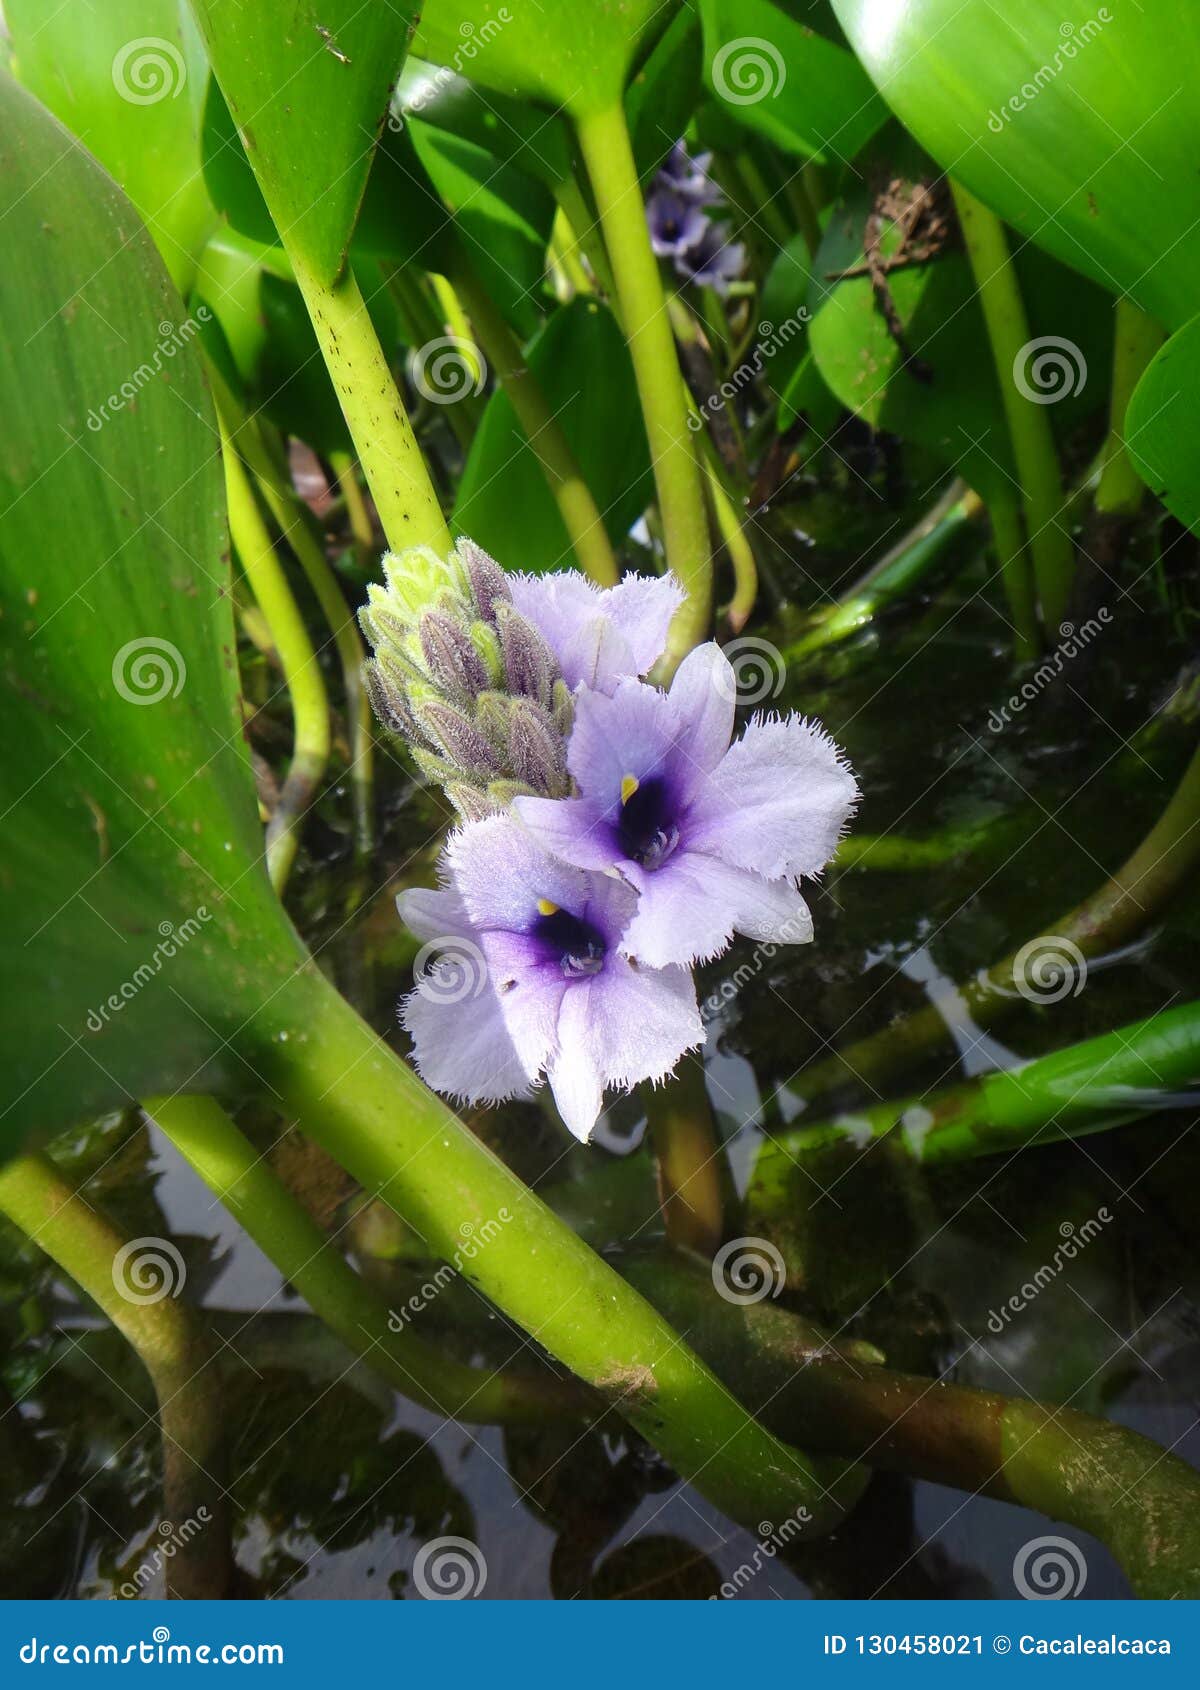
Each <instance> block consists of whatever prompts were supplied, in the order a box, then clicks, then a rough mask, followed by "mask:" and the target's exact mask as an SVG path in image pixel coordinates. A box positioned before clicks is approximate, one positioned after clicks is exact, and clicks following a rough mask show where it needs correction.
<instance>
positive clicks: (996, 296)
mask: <svg viewBox="0 0 1200 1690" xmlns="http://www.w3.org/2000/svg"><path fill="white" fill-rule="evenodd" d="M951 189H952V191H953V194H954V203H955V206H956V208H957V210H958V220H959V223H960V225H961V227H962V234H963V240H964V242H965V243H966V248H967V257H968V258H969V259H970V262H971V270H972V272H973V274H974V277H975V286H976V289H977V290H978V293H979V303H980V306H981V307H982V309H983V319H984V322H985V324H986V325H987V332H988V339H989V340H990V341H991V346H992V357H993V359H994V361H995V365H996V377H997V380H998V381H999V384H1000V396H1001V399H1002V400H1003V403H1004V414H1005V417H1006V419H1007V421H1008V432H1009V436H1010V438H1011V441H1012V449H1013V458H1014V459H1015V461H1016V466H1017V476H1018V479H1019V480H1020V483H1021V498H1022V503H1023V505H1024V509H1025V525H1026V528H1027V530H1028V533H1029V552H1030V556H1031V557H1032V559H1033V573H1034V578H1035V580H1036V582H1037V590H1038V597H1039V599H1040V601H1041V607H1042V622H1043V625H1044V626H1045V628H1046V630H1047V632H1048V634H1049V635H1050V637H1051V638H1052V639H1057V637H1058V628H1059V624H1060V623H1061V621H1062V619H1063V617H1064V615H1065V614H1066V610H1067V604H1068V601H1069V599H1070V596H1071V584H1072V581H1073V579H1074V574H1075V549H1074V546H1073V544H1072V541H1071V535H1070V532H1069V530H1068V529H1067V528H1066V527H1065V526H1064V525H1063V522H1062V504H1063V488H1062V477H1061V473H1060V470H1059V463H1058V453H1057V451H1056V449H1055V445H1054V435H1053V433H1052V432H1051V429H1050V418H1049V415H1048V409H1047V406H1046V405H1044V404H1038V403H1037V402H1036V401H1035V400H1033V399H1027V398H1026V397H1025V395H1024V394H1023V393H1022V392H1021V391H1020V389H1019V388H1018V387H1017V384H1016V380H1015V377H1014V372H1015V371H1017V370H1018V369H1019V368H1020V367H1021V364H1022V361H1023V357H1024V354H1025V349H1026V348H1027V347H1028V345H1029V342H1030V338H1031V337H1030V333H1029V319H1028V318H1027V316H1026V314H1025V303H1024V301H1023V300H1022V298H1021V290H1020V287H1019V286H1018V283H1017V272H1016V269H1015V267H1014V265H1013V262H1012V258H1011V256H1010V255H1009V250H1008V241H1007V239H1006V237H1005V233H1004V225H1003V224H1002V223H1001V222H1000V219H999V218H998V217H997V216H996V215H995V213H994V212H992V211H989V210H988V208H987V206H985V205H984V204H983V203H982V202H981V201H980V200H977V199H976V198H975V197H974V195H973V194H971V193H969V192H968V191H967V189H966V188H964V187H963V186H962V184H961V183H959V182H951Z"/></svg>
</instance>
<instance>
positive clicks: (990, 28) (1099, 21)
mask: <svg viewBox="0 0 1200 1690" xmlns="http://www.w3.org/2000/svg"><path fill="white" fill-rule="evenodd" d="M834 9H835V10H836V12H837V14H838V17H839V18H840V20H841V22H842V25H843V27H844V28H845V30H846V33H847V35H848V36H849V38H850V40H851V42H852V44H853V46H854V48H855V50H856V51H857V53H858V54H859V57H860V58H861V59H862V61H863V63H864V64H865V65H866V67H867V69H868V70H869V71H870V73H871V76H872V77H873V78H874V80H875V82H876V84H877V85H878V87H879V88H880V90H881V92H882V93H883V95H884V96H885V98H886V99H887V101H888V103H889V104H890V105H891V106H892V108H893V109H894V110H895V111H896V112H898V113H899V115H900V117H901V118H902V119H903V120H904V122H905V123H906V124H907V126H908V127H909V128H910V129H911V130H912V132H913V134H914V135H916V136H917V138H918V140H920V142H921V144H922V145H923V146H924V147H925V148H926V149H927V150H928V151H929V152H930V153H932V154H933V156H934V158H936V160H937V161H938V163H939V165H941V166H942V168H943V169H945V170H948V171H950V172H952V173H953V174H955V175H957V176H959V177H960V178H961V180H962V181H963V182H965V183H966V185H967V187H969V188H970V189H971V191H972V192H973V193H975V194H976V195H978V197H979V198H980V199H982V200H983V201H984V202H985V204H987V205H989V206H991V208H992V209H993V210H994V211H996V212H998V213H999V214H1000V216H1002V217H1003V218H1004V219H1005V221H1006V222H1008V223H1011V224H1012V225H1013V227H1014V228H1016V229H1017V230H1018V231H1019V232H1020V233H1021V234H1022V235H1024V236H1026V237H1027V238H1029V239H1030V240H1035V241H1038V242H1039V243H1040V244H1041V245H1043V246H1044V247H1046V248H1047V250H1048V251H1050V252H1052V253H1054V254H1055V256H1056V257H1058V258H1059V259H1061V260H1062V261H1063V263H1065V264H1069V265H1071V266H1072V267H1073V268H1074V269H1076V270H1081V271H1082V272H1083V273H1084V274H1085V275H1087V276H1090V277H1092V278H1093V280H1095V281H1096V282H1098V283H1100V284H1101V286H1103V287H1106V288H1108V289H1110V290H1111V291H1114V292H1128V293H1129V294H1130V295H1131V296H1132V297H1133V298H1134V299H1135V300H1136V301H1137V303H1138V304H1139V305H1141V306H1142V307H1143V309H1144V310H1146V311H1148V312H1149V313H1150V315H1151V316H1154V317H1158V318H1159V319H1160V320H1161V321H1163V322H1164V323H1167V324H1168V325H1169V326H1171V327H1177V326H1178V325H1179V324H1181V323H1182V322H1184V321H1185V320H1186V319H1187V318H1189V317H1190V316H1191V315H1192V312H1193V311H1194V310H1195V300H1196V280H1195V279H1196V274H1197V271H1198V270H1200V222H1197V220H1196V219H1195V217H1194V216H1193V215H1192V213H1191V212H1190V211H1189V209H1188V208H1189V207H1190V206H1191V205H1192V204H1193V203H1194V201H1195V194H1196V163H1195V161H1196V159H1197V157H1200V104H1198V103H1197V101H1196V98H1195V89H1196V87H1197V84H1198V82H1200V7H1197V6H1196V5H1195V3H1194V0H1156V4H1154V5H1137V4H1132V3H1124V0H1122V3H1121V4H1114V5H1111V6H1108V7H1101V8H1097V7H1096V6H1095V5H1094V4H1093V3H1092V0H1062V3H1061V4H1056V5H1053V6H1051V5H1048V4H1047V3H1046V0H1004V4H1003V5H997V4H995V3H994V0H907V3H906V4H903V5H897V4H896V0H834Z"/></svg>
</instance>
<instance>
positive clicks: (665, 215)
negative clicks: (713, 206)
mask: <svg viewBox="0 0 1200 1690" xmlns="http://www.w3.org/2000/svg"><path fill="white" fill-rule="evenodd" d="M646 222H647V224H648V226H649V229H650V245H651V246H652V247H653V248H654V251H655V252H656V253H657V254H658V256H659V257H660V258H674V257H675V256H676V255H677V254H679V253H683V252H686V251H687V249H688V247H692V246H695V245H696V244H697V243H698V242H699V241H700V239H701V237H702V236H703V234H704V232H705V230H706V229H707V228H708V227H709V222H708V218H707V217H706V216H705V215H704V213H703V211H701V209H700V207H699V206H698V205H696V204H695V203H694V202H693V201H692V200H690V199H687V198H686V197H685V196H684V195H683V194H681V193H678V192H677V191H676V190H675V189H674V188H655V189H654V190H653V191H652V192H651V194H650V195H649V196H648V198H647V200H646Z"/></svg>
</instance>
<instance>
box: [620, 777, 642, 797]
mask: <svg viewBox="0 0 1200 1690" xmlns="http://www.w3.org/2000/svg"><path fill="white" fill-rule="evenodd" d="M640 785H641V782H640V781H639V780H638V778H637V776H636V775H622V776H621V802H622V804H628V802H629V800H630V799H631V798H632V797H633V795H634V793H635V792H636V791H637V789H638V787H639V786H640Z"/></svg>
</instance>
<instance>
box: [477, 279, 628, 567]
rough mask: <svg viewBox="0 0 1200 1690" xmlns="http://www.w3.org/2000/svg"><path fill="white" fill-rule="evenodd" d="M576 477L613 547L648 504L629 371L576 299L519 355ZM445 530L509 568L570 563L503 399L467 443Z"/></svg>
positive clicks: (603, 315) (607, 329)
mask: <svg viewBox="0 0 1200 1690" xmlns="http://www.w3.org/2000/svg"><path fill="white" fill-rule="evenodd" d="M528 360H529V366H530V368H531V369H532V370H533V372H534V374H535V375H536V376H537V378H538V381H539V382H540V383H541V385H542V387H543V389H544V390H545V394H546V398H547V399H548V400H549V402H550V408H551V410H552V411H553V412H554V413H555V415H556V416H557V418H558V420H559V422H560V424H561V425H562V430H563V433H564V434H565V435H566V437H567V440H568V442H569V444H570V446H571V450H572V451H573V453H574V454H575V459H576V462H577V463H578V465H579V468H580V470H581V471H582V473H583V476H584V479H585V480H586V482H587V484H588V486H589V487H590V488H591V490H592V493H593V495H594V497H595V500H596V503H597V505H598V506H599V508H600V510H601V511H602V512H603V514H604V526H605V528H606V529H607V530H608V534H609V538H610V539H611V540H612V541H613V542H614V543H616V542H618V541H619V540H621V539H622V538H623V536H624V535H625V534H627V533H628V531H629V529H630V527H631V526H632V525H633V523H634V522H635V521H636V520H637V518H638V517H639V516H640V515H641V513H642V512H643V511H644V510H645V508H646V505H647V504H648V503H649V501H650V499H651V498H652V496H653V484H652V480H651V474H650V454H649V449H648V447H647V445H646V434H645V430H644V428H643V427H642V424H641V421H640V412H639V410H638V405H637V389H636V387H635V386H634V380H633V365H632V363H631V361H630V357H629V352H628V350H627V348H626V346H625V342H624V340H623V339H622V337H621V332H620V330H619V329H618V328H617V325H616V323H615V322H614V321H613V317H612V314H611V312H609V311H608V310H606V309H605V307H604V306H602V305H599V304H598V303H596V302H595V301H594V300H583V299H576V300H573V301H572V302H571V304H570V305H568V306H566V307H565V308H564V309H563V310H561V311H558V312H556V313H555V315H554V316H553V317H551V319H550V321H549V323H548V324H547V325H546V327H545V328H544V329H543V330H542V332H541V334H539V335H538V337H537V339H536V340H534V341H533V342H532V344H531V345H530V347H529V349H528ZM454 526H455V528H456V529H457V530H458V531H459V532H460V533H465V534H469V535H470V536H471V538H472V539H473V540H477V541H478V542H479V544H480V545H481V546H483V547H484V548H485V549H486V550H487V551H489V552H491V553H492V554H493V556H495V557H502V558H504V559H506V560H507V561H508V562H509V564H510V566H511V567H512V568H514V569H528V570H534V571H539V572H540V571H543V570H548V569H555V568H559V567H561V566H562V565H563V564H564V563H565V562H567V561H568V560H569V559H570V557H571V546H570V542H569V541H568V539H567V534H566V530H565V529H564V527H563V524H562V518H561V517H560V516H559V514H558V509H557V507H556V506H555V503H554V500H553V499H552V498H551V496H550V493H549V491H548V489H547V487H546V482H545V477H544V476H543V474H542V471H541V468H540V467H539V465H538V461H537V459H536V457H535V456H534V453H533V450H532V448H531V447H530V445H529V442H528V440H527V439H526V438H525V433H524V430H523V429H522V428H521V425H520V423H518V421H517V419H516V417H515V415H514V413H513V408H512V406H511V405H510V403H509V401H508V399H507V397H506V396H505V394H504V393H503V392H496V393H494V394H493V395H492V397H491V399H490V400H489V401H488V406H487V410H486V411H485V412H484V416H483V422H482V423H481V424H480V427H479V430H478V432H477V433H476V435H475V439H474V441H473V442H472V444H471V451H470V453H469V455H468V458H467V462H466V467H465V468H464V470H463V475H462V481H461V482H460V484H459V489H458V498H457V501H456V503H455V506H454Z"/></svg>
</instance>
